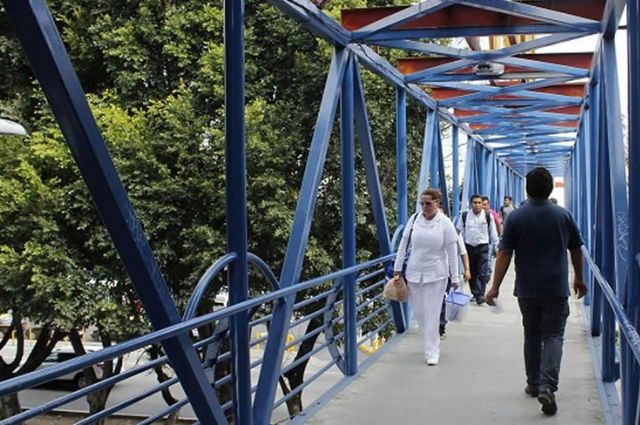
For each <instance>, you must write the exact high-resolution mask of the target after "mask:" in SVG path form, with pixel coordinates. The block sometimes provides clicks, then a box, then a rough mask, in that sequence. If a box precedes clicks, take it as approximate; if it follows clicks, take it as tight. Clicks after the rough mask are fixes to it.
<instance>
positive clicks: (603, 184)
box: [598, 62, 617, 382]
mask: <svg viewBox="0 0 640 425" xmlns="http://www.w3.org/2000/svg"><path fill="white" fill-rule="evenodd" d="M600 64H602V62H600ZM604 84H606V83H605V82H604V81H602V82H601V84H600V91H601V92H602V93H601V97H600V105H601V111H606V110H607V108H608V107H610V105H609V104H608V102H607V99H606V94H605V93H604ZM608 118H609V116H608V114H607V113H606V112H605V113H604V114H602V115H601V117H600V127H599V129H600V131H599V132H600V137H599V144H600V152H599V167H598V174H599V179H598V198H599V199H598V208H599V216H600V217H599V219H598V221H599V223H600V226H599V232H600V234H599V238H600V241H601V243H600V269H601V270H602V275H603V276H604V278H605V279H606V280H607V281H608V282H609V283H610V284H611V286H612V289H613V290H614V291H615V286H616V285H615V282H616V264H615V255H614V254H613V253H614V249H615V241H614V235H613V233H614V218H613V208H612V200H611V196H612V194H611V183H610V180H609V178H610V175H611V164H610V163H609V149H608V148H607V144H608V143H610V142H611V141H610V140H608V137H607V136H608V135H607V130H606V128H607V125H610V124H611V123H609V121H608ZM612 125H615V124H612ZM614 341H615V318H614V316H613V310H612V309H611V306H610V305H609V303H608V302H606V301H605V300H603V302H602V380H603V381H604V382H615V380H616V379H617V376H616V370H615V355H616V354H615V346H614Z"/></svg>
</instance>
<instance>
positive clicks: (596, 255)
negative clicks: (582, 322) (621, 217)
mask: <svg viewBox="0 0 640 425" xmlns="http://www.w3.org/2000/svg"><path fill="white" fill-rule="evenodd" d="M589 93H590V95H589V99H590V102H589V105H590V111H591V113H590V115H589V118H590V128H591V134H590V141H589V145H590V150H591V153H592V155H591V164H590V166H591V170H592V172H591V174H592V179H591V187H592V188H593V193H594V196H593V201H594V202H593V203H592V205H591V214H592V218H593V226H592V233H591V235H592V242H591V247H590V248H591V255H592V257H593V259H594V261H595V262H596V264H597V265H598V266H599V267H601V266H602V255H601V252H602V250H601V245H602V237H601V231H600V229H601V226H600V225H599V224H600V223H601V220H602V214H601V212H600V207H599V205H600V202H601V196H600V193H599V190H598V188H599V187H600V185H601V180H602V179H601V178H600V175H601V170H600V161H599V157H600V150H601V149H600V134H601V133H602V128H601V125H600V115H601V113H600V111H601V104H600V84H599V83H598V82H597V81H596V82H593V83H592V84H591V85H590V86H589ZM591 286H592V289H593V293H592V300H591V336H600V334H601V333H602V302H603V294H602V290H601V289H600V287H599V286H598V284H597V283H596V282H595V281H593V282H592V285H591Z"/></svg>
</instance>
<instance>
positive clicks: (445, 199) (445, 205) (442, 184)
mask: <svg viewBox="0 0 640 425" xmlns="http://www.w3.org/2000/svg"><path fill="white" fill-rule="evenodd" d="M437 129H438V132H437V135H438V137H437V138H436V143H437V146H436V149H437V150H436V151H437V153H438V176H439V178H438V187H439V189H440V192H442V210H443V211H444V212H445V214H447V215H448V216H451V208H450V207H451V205H450V204H449V190H448V189H447V178H446V175H445V171H444V152H443V149H442V133H441V132H440V125H438V126H437Z"/></svg>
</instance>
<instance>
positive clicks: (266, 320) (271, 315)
mask: <svg viewBox="0 0 640 425" xmlns="http://www.w3.org/2000/svg"><path fill="white" fill-rule="evenodd" d="M272 317H273V314H267V315H266V316H263V317H261V318H259V319H256V320H254V321H252V322H249V327H250V328H252V327H254V326H257V325H259V324H261V323H264V322H268V321H269V320H271V318H272Z"/></svg>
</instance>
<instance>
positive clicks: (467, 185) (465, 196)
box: [460, 137, 475, 211]
mask: <svg viewBox="0 0 640 425" xmlns="http://www.w3.org/2000/svg"><path fill="white" fill-rule="evenodd" d="M473 145H474V141H473V139H472V138H471V137H467V155H466V158H465V160H464V180H463V181H462V205H460V210H461V211H467V210H468V209H469V197H470V196H471V195H473V187H474V183H473V179H474V167H473V163H474V159H475V155H474V151H475V149H474V146H473Z"/></svg>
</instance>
